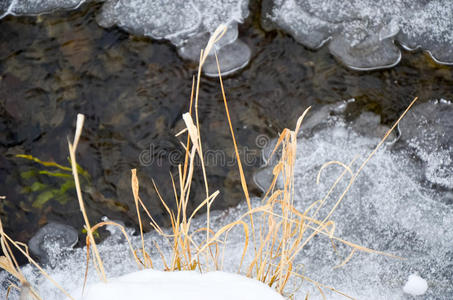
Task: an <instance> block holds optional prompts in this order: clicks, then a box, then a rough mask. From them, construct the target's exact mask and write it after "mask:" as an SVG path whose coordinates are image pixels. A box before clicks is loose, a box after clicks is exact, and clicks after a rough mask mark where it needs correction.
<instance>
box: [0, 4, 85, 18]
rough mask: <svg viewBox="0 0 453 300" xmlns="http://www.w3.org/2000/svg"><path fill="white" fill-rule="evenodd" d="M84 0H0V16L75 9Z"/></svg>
mask: <svg viewBox="0 0 453 300" xmlns="http://www.w3.org/2000/svg"><path fill="white" fill-rule="evenodd" d="M84 2H85V0H0V18H2V17H4V16H5V15H7V14H11V15H17V16H20V15H39V14H43V13H49V12H52V11H54V10H57V9H75V8H77V7H78V6H80V5H81V4H82V3H84Z"/></svg>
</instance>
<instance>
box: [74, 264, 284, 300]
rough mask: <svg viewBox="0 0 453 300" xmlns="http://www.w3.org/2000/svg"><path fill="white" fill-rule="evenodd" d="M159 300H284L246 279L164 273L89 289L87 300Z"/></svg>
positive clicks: (134, 275) (138, 274) (217, 274)
mask: <svg viewBox="0 0 453 300" xmlns="http://www.w3.org/2000/svg"><path fill="white" fill-rule="evenodd" d="M150 295H152V298H153V299H159V300H174V299H186V300H210V299H217V300H231V299H237V300H283V299H284V298H283V297H282V296H281V295H280V294H278V293H277V292H276V291H275V290H273V289H271V288H270V287H269V286H267V285H265V284H264V283H262V282H259V281H257V280H253V279H250V278H247V277H244V276H240V275H236V274H231V273H225V272H209V273H205V274H200V273H198V272H196V271H181V272H161V271H155V270H150V269H148V270H143V271H139V272H135V273H131V274H127V275H125V276H122V277H118V278H114V279H111V280H109V282H108V283H106V284H105V283H97V284H94V285H91V286H88V288H87V290H86V292H85V294H84V297H82V298H81V299H83V300H99V299H110V300H116V299H118V300H123V299H146V298H148V297H149V296H150Z"/></svg>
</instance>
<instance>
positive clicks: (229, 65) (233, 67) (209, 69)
mask: <svg viewBox="0 0 453 300" xmlns="http://www.w3.org/2000/svg"><path fill="white" fill-rule="evenodd" d="M210 36H211V35H210V34H209V33H203V34H201V35H197V36H195V37H192V38H190V39H189V40H187V42H186V43H185V44H184V45H183V46H182V47H179V48H178V53H179V55H180V56H181V57H182V58H185V59H190V60H192V61H197V60H198V59H199V58H200V51H201V49H202V48H203V47H205V45H206V44H207V43H208V40H209V38H210ZM215 51H217V56H218V58H219V65H220V70H221V74H222V75H228V74H230V73H233V72H235V71H237V70H240V69H242V68H243V67H245V66H246V65H247V64H248V62H249V61H250V56H251V51H250V48H249V47H248V46H247V45H246V44H245V43H244V42H242V41H241V40H239V39H238V25H237V23H233V24H230V25H229V26H228V28H227V31H226V33H225V35H224V36H223V37H222V38H221V39H220V40H219V41H218V42H217V43H216V44H215ZM203 71H204V72H205V74H206V75H208V76H212V77H214V76H218V70H217V62H216V59H215V53H214V51H211V53H210V55H209V56H208V57H207V59H206V61H205V64H204V65H203Z"/></svg>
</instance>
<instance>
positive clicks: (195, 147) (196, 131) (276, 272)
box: [0, 26, 416, 299]
mask: <svg viewBox="0 0 453 300" xmlns="http://www.w3.org/2000/svg"><path fill="white" fill-rule="evenodd" d="M225 31H226V27H225V26H221V27H219V28H218V29H217V30H216V32H215V33H214V34H213V35H212V38H211V39H210V41H209V43H208V45H207V47H206V49H205V50H204V51H202V52H201V55H200V66H199V70H198V74H197V77H196V78H194V80H193V85H192V93H191V97H190V109H189V112H188V113H185V114H184V115H183V116H182V117H183V120H184V123H185V125H186V129H185V130H183V131H182V132H180V133H178V135H177V136H182V135H184V134H187V139H186V141H185V143H183V142H181V143H182V144H183V146H184V148H185V150H186V153H185V161H184V164H183V165H179V166H178V174H177V178H173V177H170V179H171V181H172V183H173V188H174V195H175V201H176V211H172V210H171V209H170V208H169V207H168V205H167V204H166V201H165V200H164V199H162V197H161V196H160V193H159V190H158V188H157V186H156V185H154V188H155V190H156V192H157V195H158V196H159V198H160V200H161V202H162V204H163V206H164V207H165V209H166V211H167V213H168V215H169V217H170V220H171V226H172V227H171V234H167V233H165V231H164V230H163V229H162V228H160V227H159V225H158V224H157V223H156V221H155V220H154V219H153V217H152V214H151V213H150V211H149V210H148V209H147V208H146V207H145V206H144V204H143V201H142V200H141V199H140V196H139V180H138V178H137V175H136V171H135V170H132V173H131V187H132V195H133V198H134V203H135V209H136V211H137V217H138V221H139V226H140V235H141V247H140V249H134V248H133V246H132V244H131V243H130V241H129V238H128V237H127V234H126V232H125V230H124V228H122V227H121V226H120V225H118V224H115V223H113V222H102V223H99V224H96V225H95V226H93V227H91V226H90V222H89V220H88V217H87V215H86V210H85V207H84V203H83V199H82V193H81V187H80V183H79V180H78V173H77V167H76V166H77V165H76V150H77V145H78V141H79V138H80V135H81V132H82V127H83V116H82V115H79V116H78V121H77V128H76V134H75V138H74V142H73V143H70V142H68V144H69V152H70V156H71V164H72V172H73V176H74V180H75V183H76V190H77V196H78V200H79V204H80V209H81V212H82V215H83V218H84V220H85V228H86V230H87V268H88V261H89V259H90V257H91V256H92V257H93V258H94V259H93V262H94V265H95V268H96V270H97V271H98V273H99V277H100V279H101V280H103V281H106V280H107V279H106V276H105V270H104V267H103V263H102V259H101V257H100V255H99V252H98V250H97V247H96V243H95V240H94V238H93V230H95V229H96V228H98V227H99V226H104V225H115V226H120V227H121V230H122V232H123V234H124V235H125V236H126V238H127V241H128V242H129V246H130V249H131V253H132V255H133V257H134V259H135V261H136V262H137V267H138V269H143V268H153V266H154V264H153V261H152V259H151V256H150V255H149V253H148V250H147V249H146V244H145V240H144V232H143V226H142V224H143V222H146V221H145V220H144V219H143V218H142V215H141V214H142V213H143V212H144V213H145V214H146V218H147V219H148V221H149V222H150V224H151V225H152V227H153V228H154V229H155V231H156V232H158V233H159V234H160V235H161V236H162V237H164V238H165V239H166V240H167V241H168V242H169V243H170V244H171V245H172V253H171V255H170V256H169V257H168V256H165V255H164V253H163V252H162V251H161V250H160V246H159V245H157V244H155V245H154V247H156V249H157V250H158V251H159V253H160V256H161V259H162V262H163V265H164V268H165V270H167V271H175V270H196V269H197V270H199V271H201V272H206V271H209V270H210V269H211V268H214V269H221V268H222V266H223V259H224V258H223V255H220V253H224V250H225V249H223V251H222V248H223V247H225V245H226V243H225V240H226V238H227V235H228V233H229V232H230V231H231V229H233V228H234V227H236V226H241V227H242V228H243V230H244V248H243V253H242V259H241V261H240V262H238V272H241V273H245V274H246V275H247V276H248V277H251V278H256V279H257V280H259V281H262V282H264V283H266V284H267V285H269V286H271V287H273V288H275V289H276V290H277V291H278V292H280V293H281V294H283V295H285V296H287V297H290V298H291V297H292V295H291V294H290V293H288V291H287V284H288V282H289V281H290V279H291V278H301V279H302V280H304V281H307V282H310V283H312V284H314V285H315V286H316V287H317V288H318V289H319V291H320V293H321V295H324V292H323V290H324V289H329V290H331V291H334V292H336V293H339V294H341V295H343V296H345V297H347V298H351V297H350V296H348V295H346V294H344V293H342V292H340V291H337V290H335V289H334V288H332V287H329V286H326V285H323V284H321V283H318V282H316V281H313V280H311V279H310V278H308V277H306V276H305V275H304V274H301V273H300V272H299V267H298V266H297V265H296V263H295V260H296V257H297V256H298V255H300V253H301V251H302V250H303V249H304V247H305V246H306V245H307V244H308V243H309V242H310V241H311V240H312V239H313V238H314V237H315V236H317V235H322V236H325V238H328V239H331V240H332V241H336V242H340V243H343V244H345V245H347V246H349V247H350V249H351V253H350V255H349V256H348V257H347V258H346V259H345V261H344V262H343V263H341V264H340V265H338V266H337V267H341V266H343V265H344V264H346V263H347V262H348V261H349V260H350V259H351V258H352V256H353V254H354V253H355V252H358V251H364V252H369V253H379V254H383V255H387V254H385V253H381V252H378V251H374V250H371V249H367V248H364V247H361V246H360V245H356V244H353V243H351V242H348V241H345V240H342V239H340V238H338V237H335V235H334V232H335V223H334V222H333V221H332V220H331V217H332V214H333V212H334V211H335V209H336V208H337V207H338V205H340V203H341V201H342V200H343V199H344V196H345V195H346V193H347V192H348V190H349V189H350V187H351V185H352V184H353V183H354V181H355V180H356V178H357V176H358V175H359V174H360V172H361V170H362V169H363V167H364V166H365V165H366V163H367V162H368V161H369V160H370V159H371V157H372V156H373V155H374V154H375V153H376V151H377V150H378V149H379V147H381V145H382V144H383V142H384V140H385V139H386V138H387V137H388V135H389V134H390V132H391V130H393V129H394V128H395V127H396V125H397V124H398V122H399V121H400V120H401V118H402V117H403V116H404V115H405V114H406V112H407V111H408V110H409V108H410V107H411V106H412V104H413V103H414V102H415V100H416V99H414V101H413V102H412V103H411V105H410V106H409V107H408V108H407V110H406V111H405V112H404V113H403V114H402V116H401V118H400V119H399V120H398V121H397V122H396V123H395V125H394V126H393V127H392V128H391V129H390V130H389V132H388V133H387V134H386V135H385V137H384V138H383V139H382V141H381V143H379V145H378V146H377V147H376V149H375V150H374V151H373V152H372V153H370V155H369V156H368V157H367V159H366V160H365V161H364V163H363V164H362V165H361V166H360V168H359V169H358V170H357V171H356V172H353V170H351V168H350V166H351V164H352V163H351V164H350V165H346V164H344V163H341V162H330V163H328V164H326V165H324V166H323V167H322V168H321V170H320V171H319V175H318V180H319V176H320V174H321V172H322V171H323V170H324V169H325V168H326V167H327V166H329V165H331V164H337V165H340V166H341V167H343V168H344V172H343V173H342V174H341V175H340V177H339V178H338V179H337V181H336V182H335V183H334V184H333V186H332V188H331V189H330V190H329V191H328V192H327V194H326V195H325V196H324V197H323V198H322V200H320V201H317V202H315V203H313V204H312V205H310V206H309V207H307V208H306V209H305V211H298V210H297V209H296V208H295V206H294V184H295V183H294V166H295V161H296V153H297V136H298V132H299V130H300V128H301V125H302V123H303V119H304V117H305V115H306V114H307V113H308V111H309V109H307V110H306V111H305V112H304V114H303V115H302V116H301V117H300V118H299V119H298V121H297V125H296V128H295V129H294V130H289V129H285V130H284V131H283V132H282V133H281V134H280V136H279V138H278V141H277V144H276V146H275V149H274V151H273V153H272V155H274V153H275V152H276V151H277V150H280V152H281V155H280V158H279V161H278V163H277V164H276V165H275V166H274V167H273V180H272V183H271V185H270V187H269V189H268V190H267V192H266V193H265V195H264V197H263V198H262V200H261V204H260V205H259V206H258V207H255V208H252V204H251V200H250V196H249V192H248V189H247V183H246V180H245V176H244V171H243V168H242V165H241V160H240V156H239V151H238V146H237V143H236V139H235V134H234V130H233V126H232V122H231V118H230V114H229V109H228V101H227V97H226V93H225V90H224V86H223V81H222V77H221V74H220V67H218V68H219V70H218V71H219V83H220V87H221V91H222V95H223V100H224V105H225V114H226V117H227V120H228V125H229V129H230V133H231V138H232V142H233V145H234V149H235V155H236V159H237V162H238V166H237V167H238V170H239V174H240V179H241V185H242V189H243V191H244V197H245V199H246V202H247V207H248V211H247V213H245V214H244V215H243V216H241V217H240V218H239V219H238V220H236V221H235V222H232V223H230V224H227V225H225V226H224V227H222V228H220V229H219V230H217V231H214V230H213V229H212V228H211V224H210V209H211V204H212V203H213V201H214V200H215V199H216V197H217V196H218V194H219V191H214V192H210V190H209V185H208V176H207V174H206V170H205V166H204V161H203V147H202V140H201V135H200V124H199V117H198V102H199V88H200V78H201V72H202V67H203V63H204V61H205V60H206V57H207V55H208V54H209V53H210V51H211V48H212V47H213V45H214V44H215V42H216V41H218V40H219V39H220V38H221V37H222V36H223V34H224V33H225ZM218 65H219V64H218ZM193 106H194V114H195V122H194V120H193V113H192V108H193ZM197 156H198V158H199V159H200V161H201V162H202V164H201V169H202V174H203V179H204V185H205V192H206V197H205V200H204V201H202V203H201V204H200V205H199V206H198V207H197V208H196V209H195V210H194V211H193V213H191V214H190V215H188V214H187V206H188V203H189V199H190V189H191V184H192V179H193V174H194V169H195V168H196V165H195V159H196V157H197ZM348 173H349V174H350V175H351V179H350V181H349V184H348V186H347V188H346V189H345V190H344V192H343V193H342V194H341V196H340V198H339V199H337V201H336V204H335V205H334V207H333V208H332V210H331V211H330V212H329V213H328V214H327V215H326V216H325V217H323V218H320V217H318V214H319V211H320V209H321V207H322V206H323V205H324V204H325V203H326V200H327V199H328V198H329V196H330V194H331V192H332V191H333V189H334V188H335V186H336V185H337V184H338V182H339V181H340V180H341V179H342V178H343V177H344V176H345V175H346V174H348ZM278 181H280V182H282V184H281V185H280V184H279V185H277V182H278ZM201 211H205V212H206V227H204V228H192V222H193V218H194V216H195V215H196V214H197V213H199V212H201ZM197 234H198V235H200V234H202V235H203V237H204V238H203V239H202V240H201V242H196V241H195V238H194V235H197ZM0 235H1V246H2V249H3V252H4V253H5V256H4V257H1V258H0V267H1V268H3V269H5V270H6V271H8V272H9V273H11V274H12V275H13V276H15V277H16V278H17V279H18V280H19V281H20V282H21V284H22V285H24V284H26V282H27V281H26V279H25V278H24V276H23V275H22V273H21V271H20V268H19V265H18V264H17V262H16V261H15V259H14V257H13V255H12V251H11V249H10V245H13V246H14V247H16V248H17V249H19V250H20V251H21V252H23V253H24V255H26V256H27V258H28V259H29V261H30V262H31V263H32V264H34V265H35V266H37V267H38V269H39V270H40V271H41V272H42V273H43V274H44V276H46V277H48V275H47V274H46V273H45V271H44V270H43V269H41V268H40V267H39V266H38V265H37V264H36V262H34V261H33V260H32V259H31V257H30V256H29V255H28V253H27V252H26V251H25V250H23V249H22V248H21V247H20V246H19V244H18V243H17V242H14V241H12V240H11V239H10V238H9V237H8V236H7V235H6V233H5V232H4V231H3V229H2V227H1V223H0ZM197 240H199V239H197ZM251 241H252V242H251ZM250 244H251V245H252V246H250ZM90 250H91V252H92V254H91V255H90ZM247 251H248V252H249V256H250V257H252V259H251V260H250V262H249V263H247V265H246V266H245V271H242V267H243V265H244V263H245V259H244V258H245V255H246V252H247ZM48 278H49V280H51V281H53V280H52V279H51V278H50V277H48ZM85 279H86V276H85ZM53 282H54V281H53ZM54 283H55V285H56V286H58V287H59V285H58V284H57V283H56V282H54ZM61 290H62V292H63V293H64V294H65V295H66V296H67V297H68V298H70V299H72V298H71V296H70V295H69V294H68V293H67V292H65V291H64V290H63V289H62V288H61ZM30 294H32V295H33V297H34V298H35V299H40V298H39V296H38V295H37V294H36V293H35V292H34V291H33V289H32V288H30ZM307 297H308V295H307Z"/></svg>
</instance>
